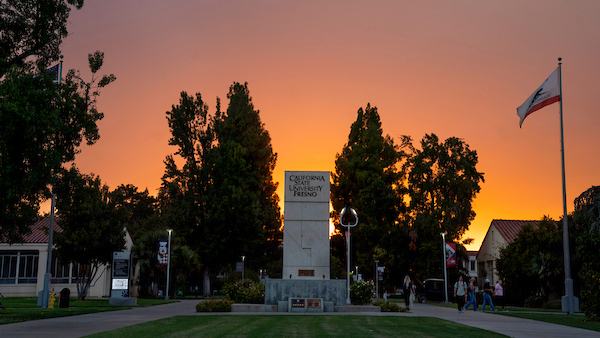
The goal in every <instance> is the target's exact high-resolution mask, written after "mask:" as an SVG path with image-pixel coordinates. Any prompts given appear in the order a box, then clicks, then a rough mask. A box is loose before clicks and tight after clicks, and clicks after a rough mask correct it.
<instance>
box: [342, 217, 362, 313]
mask: <svg viewBox="0 0 600 338" xmlns="http://www.w3.org/2000/svg"><path fill="white" fill-rule="evenodd" d="M350 212H351V213H352V215H354V223H353V224H351V223H348V224H344V222H343V219H344V214H345V213H346V207H344V209H342V212H341V213H340V225H341V226H343V227H346V229H347V230H346V231H347V235H346V241H347V246H346V249H347V251H346V261H347V266H346V272H347V273H348V278H346V285H347V288H348V290H347V291H348V298H346V304H350V228H352V227H355V226H356V225H357V224H358V214H356V211H355V210H354V209H352V208H350Z"/></svg>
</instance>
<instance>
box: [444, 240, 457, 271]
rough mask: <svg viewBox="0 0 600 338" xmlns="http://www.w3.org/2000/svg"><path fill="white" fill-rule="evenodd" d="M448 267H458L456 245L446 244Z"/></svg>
mask: <svg viewBox="0 0 600 338" xmlns="http://www.w3.org/2000/svg"><path fill="white" fill-rule="evenodd" d="M446 267H448V268H455V267H456V243H446Z"/></svg>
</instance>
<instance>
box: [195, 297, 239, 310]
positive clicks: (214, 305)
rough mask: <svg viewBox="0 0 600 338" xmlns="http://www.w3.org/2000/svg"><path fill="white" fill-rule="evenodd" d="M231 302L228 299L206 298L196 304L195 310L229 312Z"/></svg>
mask: <svg viewBox="0 0 600 338" xmlns="http://www.w3.org/2000/svg"><path fill="white" fill-rule="evenodd" d="M232 303H233V301H231V300H229V299H219V300H207V301H205V302H200V303H198V304H197V305H196V312H231V304H232Z"/></svg>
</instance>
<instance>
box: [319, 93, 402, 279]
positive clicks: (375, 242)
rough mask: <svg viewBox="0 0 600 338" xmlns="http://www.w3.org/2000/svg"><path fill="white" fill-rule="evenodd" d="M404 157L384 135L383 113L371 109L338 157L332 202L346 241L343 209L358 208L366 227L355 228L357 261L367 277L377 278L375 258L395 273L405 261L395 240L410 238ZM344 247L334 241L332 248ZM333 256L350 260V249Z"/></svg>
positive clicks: (362, 115) (361, 117) (361, 112)
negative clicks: (401, 167) (404, 229)
mask: <svg viewBox="0 0 600 338" xmlns="http://www.w3.org/2000/svg"><path fill="white" fill-rule="evenodd" d="M405 140H406V139H403V141H405ZM402 145H403V146H405V145H406V144H404V143H403V144H402ZM404 156H405V154H404V152H403V151H402V150H401V148H400V147H398V146H397V145H395V144H394V141H393V140H392V138H391V137H389V136H387V135H386V136H384V135H383V130H382V128H381V121H380V118H379V114H378V113H377V108H376V107H371V105H370V104H367V107H366V108H365V109H364V110H363V108H360V109H359V110H358V112H357V118H356V121H355V122H354V123H352V126H351V127H350V134H349V135H348V142H347V143H346V145H345V146H344V148H343V150H342V152H341V154H337V156H336V160H335V172H334V173H333V174H332V177H333V184H332V186H331V200H332V204H333V209H334V211H333V218H334V224H335V225H336V229H337V230H338V231H339V233H340V234H339V235H338V236H343V237H344V238H345V236H346V232H345V228H343V227H341V226H340V224H339V212H340V211H341V210H342V208H344V207H352V208H354V209H355V210H356V211H357V213H358V216H359V220H360V223H359V225H358V226H356V227H354V228H353V229H352V235H351V241H352V243H351V249H352V250H351V251H352V255H353V258H352V260H351V261H352V265H358V266H359V267H360V269H361V271H363V272H364V273H365V274H366V276H372V275H373V271H374V264H375V259H378V260H380V261H381V263H382V265H383V264H387V265H388V267H390V268H391V267H392V266H399V263H400V261H401V260H402V259H403V255H402V254H401V253H400V252H398V248H397V246H398V244H399V243H398V242H394V241H392V240H390V239H392V238H397V237H398V236H400V237H405V235H403V234H402V233H401V229H400V225H399V224H400V223H399V222H400V214H401V213H402V212H404V207H405V206H404V202H403V200H402V192H403V190H402V188H403V187H402V184H401V178H402V173H401V172H399V171H398V164H399V162H400V161H401V160H402V158H403V157H404ZM339 242H341V241H340V240H332V243H339ZM333 252H334V253H335V252H338V253H342V254H344V255H343V256H342V257H337V259H339V260H340V261H342V262H345V261H346V257H345V250H341V249H336V250H334V251H333Z"/></svg>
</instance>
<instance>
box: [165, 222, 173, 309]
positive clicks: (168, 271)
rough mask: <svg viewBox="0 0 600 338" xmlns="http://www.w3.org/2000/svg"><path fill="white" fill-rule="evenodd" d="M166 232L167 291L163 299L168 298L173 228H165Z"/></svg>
mask: <svg viewBox="0 0 600 338" xmlns="http://www.w3.org/2000/svg"><path fill="white" fill-rule="evenodd" d="M167 232H168V233H169V244H168V245H169V246H168V247H169V251H168V252H169V257H168V259H167V292H166V294H165V300H169V273H170V272H171V254H172V253H173V251H172V250H171V233H172V232H173V229H167Z"/></svg>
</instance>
